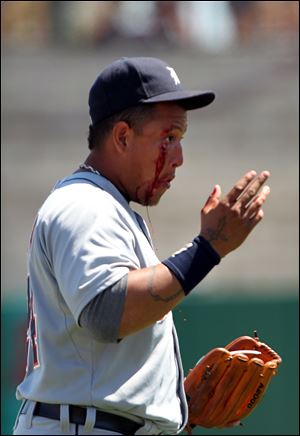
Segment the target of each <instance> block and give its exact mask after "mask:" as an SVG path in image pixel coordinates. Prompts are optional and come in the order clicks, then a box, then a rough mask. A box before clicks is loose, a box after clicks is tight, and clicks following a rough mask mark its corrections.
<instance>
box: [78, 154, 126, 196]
mask: <svg viewBox="0 0 300 436" xmlns="http://www.w3.org/2000/svg"><path fill="white" fill-rule="evenodd" d="M83 165H84V167H83V169H86V170H87V171H91V172H93V173H95V174H97V173H98V174H99V175H101V176H103V177H105V178H106V179H108V180H109V181H110V182H111V183H112V184H113V185H114V186H115V187H116V188H117V189H118V190H119V191H120V192H121V194H122V195H123V196H124V197H125V199H126V200H127V201H128V203H129V202H130V200H131V199H130V196H129V195H128V194H127V191H126V189H125V187H124V186H123V184H122V182H121V181H120V179H119V177H118V174H121V170H120V171H118V169H117V168H116V165H112V164H111V163H110V162H109V160H108V159H104V158H101V160H100V159H99V158H97V159H95V157H93V156H92V153H91V154H90V155H89V156H88V157H87V159H86V160H85V162H84V164H83ZM88 167H90V168H88Z"/></svg>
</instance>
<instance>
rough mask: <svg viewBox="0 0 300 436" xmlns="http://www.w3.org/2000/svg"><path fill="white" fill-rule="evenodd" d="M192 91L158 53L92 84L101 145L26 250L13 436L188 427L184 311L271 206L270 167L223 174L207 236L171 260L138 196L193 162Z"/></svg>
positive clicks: (51, 204) (66, 182)
mask: <svg viewBox="0 0 300 436" xmlns="http://www.w3.org/2000/svg"><path fill="white" fill-rule="evenodd" d="M213 100H214V93H213V92H210V91H205V92H204V91H187V90H185V89H184V87H183V86H182V84H181V82H180V79H179V78H178V75H177V74H176V72H175V70H174V69H173V68H172V67H171V66H170V65H168V64H167V63H165V62H164V61H162V60H160V59H156V58H142V57H141V58H122V59H119V60H117V61H115V62H113V63H112V64H110V65H108V66H107V67H106V68H105V69H104V70H103V71H102V72H101V73H100V75H99V76H98V77H97V79H96V81H95V83H94V84H93V86H92V87H91V90H90V93H89V109H90V116H91V121H92V123H91V125H90V132H89V138H88V144H89V149H90V153H89V155H88V157H87V158H86V160H85V162H84V163H82V164H81V165H79V168H78V169H77V170H75V171H74V173H72V174H71V175H69V176H67V177H65V178H64V179H62V180H60V181H58V182H57V183H56V185H55V186H54V188H53V190H52V192H51V193H50V195H49V196H48V198H47V199H46V201H45V202H44V204H43V205H42V207H41V208H40V210H39V212H38V214H37V218H36V221H35V224H34V227H33V231H32V235H31V241H30V248H29V256H28V319H29V324H28V331H27V346H28V357H27V368H26V375H25V377H24V379H23V381H22V382H21V383H20V384H19V386H18V387H17V392H16V395H17V398H18V399H19V400H22V405H21V407H20V411H19V414H18V416H17V419H16V423H15V427H14V434H16V435H21V434H22V435H26V434H39V435H41V434H49V435H50V434H51V435H62V434H64V435H65V434H73V435H75V434H101V435H104V434H124V435H125V434H126V435H130V434H137V435H139V434H141V435H155V434H177V433H179V432H181V431H182V430H183V429H184V428H185V426H186V423H187V419H188V408H187V402H186V396H185V392H184V374H183V368H182V364H181V358H180V351H179V346H178V340H177V336H176V331H175V328H174V324H173V319H172V309H173V308H174V307H175V306H176V305H177V304H179V303H180V302H181V301H182V300H183V299H184V298H186V297H187V296H188V295H189V293H190V292H191V291H192V290H193V289H194V288H195V286H196V285H197V284H198V283H200V282H201V280H202V279H203V278H204V277H205V276H206V275H207V274H208V273H209V272H210V271H211V270H212V269H213V268H214V267H215V266H216V265H217V264H218V263H219V262H220V260H221V258H222V257H224V256H225V255H226V254H228V253H229V252H231V251H232V250H234V249H236V248H237V247H238V246H239V245H240V244H242V243H243V241H244V240H245V239H246V237H247V236H248V235H249V233H250V232H251V231H252V229H253V228H254V227H255V226H256V225H257V223H258V222H260V220H261V219H262V217H263V212H262V208H261V207H262V205H263V203H264V201H265V200H266V198H267V195H268V193H269V191H270V190H269V188H268V187H264V188H262V189H261V187H262V185H263V184H264V183H265V181H266V180H267V178H268V177H269V173H268V171H263V172H262V173H260V174H256V173H255V171H248V172H247V173H246V174H244V175H243V176H242V177H241V178H240V179H239V180H238V182H237V183H236V184H235V185H234V186H233V188H232V189H231V190H230V192H229V193H228V194H227V195H225V196H224V197H222V196H221V188H220V186H219V185H216V186H215V187H214V189H213V191H212V193H211V194H210V196H209V198H208V200H207V202H206V204H205V205H204V207H203V208H202V212H201V226H199V234H198V235H195V238H194V239H193V240H192V241H190V242H189V243H188V244H187V245H186V246H185V247H184V248H183V249H181V250H179V251H178V252H177V253H175V254H173V255H171V256H170V257H169V258H167V259H165V260H163V261H161V260H159V259H158V258H157V256H156V254H155V252H154V250H153V246H152V242H151V237H150V234H149V231H148V229H147V226H146V224H145V222H144V221H143V219H142V217H141V216H139V215H138V214H137V213H135V212H134V211H133V209H132V207H131V202H137V203H139V204H141V205H145V206H151V205H155V204H157V203H158V202H159V199H160V197H161V196H162V195H163V194H164V193H165V192H166V191H167V190H168V189H169V188H170V185H171V182H172V180H173V179H174V177H175V174H176V169H177V168H178V167H179V166H180V165H182V163H183V156H182V147H181V140H182V137H183V135H184V133H185V131H186V129H187V116H186V114H187V111H188V110H192V109H197V108H202V107H204V106H206V105H208V104H210V103H211V102H212V101H213Z"/></svg>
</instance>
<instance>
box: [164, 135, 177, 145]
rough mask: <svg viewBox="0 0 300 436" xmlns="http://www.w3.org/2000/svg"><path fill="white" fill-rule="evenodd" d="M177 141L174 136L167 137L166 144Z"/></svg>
mask: <svg viewBox="0 0 300 436" xmlns="http://www.w3.org/2000/svg"><path fill="white" fill-rule="evenodd" d="M175 140H176V137H175V136H174V135H168V136H167V137H166V142H167V143H168V144H170V142H173V141H175Z"/></svg>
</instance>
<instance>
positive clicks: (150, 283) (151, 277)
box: [147, 267, 183, 303]
mask: <svg viewBox="0 0 300 436" xmlns="http://www.w3.org/2000/svg"><path fill="white" fill-rule="evenodd" d="M154 276H155V267H152V268H151V270H150V272H149V280H148V288H147V290H148V292H149V294H150V295H151V297H152V298H153V299H154V300H155V301H163V302H164V303H168V302H169V301H172V300H175V298H177V297H178V295H180V294H181V293H182V292H183V290H182V289H179V291H176V292H175V293H174V294H172V295H169V296H167V297H162V296H161V295H159V294H157V293H156V292H155V291H154V286H153V282H154Z"/></svg>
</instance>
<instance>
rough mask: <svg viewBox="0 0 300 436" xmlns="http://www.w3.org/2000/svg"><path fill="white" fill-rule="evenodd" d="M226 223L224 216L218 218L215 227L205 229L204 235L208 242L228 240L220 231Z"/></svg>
mask: <svg viewBox="0 0 300 436" xmlns="http://www.w3.org/2000/svg"><path fill="white" fill-rule="evenodd" d="M225 225H226V217H223V218H220V220H219V223H218V227H217V228H216V229H209V228H208V229H206V231H205V237H206V239H207V241H208V242H212V241H228V238H227V236H226V235H225V233H222V232H223V230H224V227H225Z"/></svg>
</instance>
